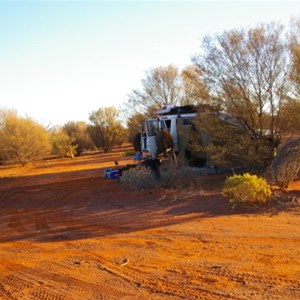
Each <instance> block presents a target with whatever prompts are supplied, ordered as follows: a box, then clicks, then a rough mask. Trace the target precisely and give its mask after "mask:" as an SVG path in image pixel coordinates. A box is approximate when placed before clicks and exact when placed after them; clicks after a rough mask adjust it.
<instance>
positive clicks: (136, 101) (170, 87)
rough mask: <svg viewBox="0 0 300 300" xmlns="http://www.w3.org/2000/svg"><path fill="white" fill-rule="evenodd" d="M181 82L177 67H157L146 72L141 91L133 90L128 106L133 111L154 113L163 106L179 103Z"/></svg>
mask: <svg viewBox="0 0 300 300" xmlns="http://www.w3.org/2000/svg"><path fill="white" fill-rule="evenodd" d="M180 90H181V80H180V75H179V71H178V69H177V67H175V66H173V65H169V66H167V67H157V68H154V69H151V70H149V71H147V72H146V77H145V78H144V79H143V80H142V90H133V91H132V93H131V94H130V96H129V105H130V107H131V108H132V109H133V110H134V111H139V112H143V113H147V112H149V111H151V112H155V111H157V110H159V109H161V107H163V106H168V105H178V104H179V103H180Z"/></svg>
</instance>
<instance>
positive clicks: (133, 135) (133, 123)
mask: <svg viewBox="0 0 300 300" xmlns="http://www.w3.org/2000/svg"><path fill="white" fill-rule="evenodd" d="M147 118H149V116H147V115H146V114H143V113H136V114H134V115H132V116H131V117H129V118H128V120H127V124H126V125H127V132H128V141H129V142H130V143H131V144H133V146H134V148H135V150H136V151H139V150H140V134H141V124H142V122H143V120H145V119H147Z"/></svg>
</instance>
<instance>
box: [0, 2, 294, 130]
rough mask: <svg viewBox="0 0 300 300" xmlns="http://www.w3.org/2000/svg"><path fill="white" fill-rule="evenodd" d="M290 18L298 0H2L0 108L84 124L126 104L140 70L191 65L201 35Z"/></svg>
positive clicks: (49, 121) (50, 120) (54, 122)
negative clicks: (96, 114)
mask: <svg viewBox="0 0 300 300" xmlns="http://www.w3.org/2000/svg"><path fill="white" fill-rule="evenodd" d="M292 16H296V17H299V16H300V2H298V1H294V2H289V1H277V2H274V1H266V2H262V1H253V2H246V1H235V2H229V1H219V2H217V1H193V2H188V1H166V2H160V1H148V2H145V1H139V2H138V1H130V2H126V1H119V2H117V1H91V2H89V1H76V2H72V1H66V2H63V1H35V2H33V1H32V2H31V1H1V0H0V108H14V109H16V110H17V111H18V112H19V114H20V115H28V116H30V117H32V118H33V119H35V120H36V121H39V122H41V123H42V124H44V125H49V124H51V125H62V124H64V123H65V122H67V121H71V120H74V121H77V120H83V121H87V120H88V117H89V112H91V111H92V110H96V109H98V108H99V107H103V106H110V105H114V106H117V107H118V106H119V105H120V104H121V103H123V102H124V101H126V99H127V95H128V94H129V93H130V91H131V90H132V89H135V88H138V87H139V86H140V81H141V79H142V78H143V77H144V74H145V71H146V70H148V69H150V68H153V67H157V66H160V65H163V66H166V65H168V64H170V63H173V64H175V65H177V66H178V67H179V68H183V67H184V66H186V65H188V64H190V63H191V60H190V58H191V56H192V55H193V54H195V53H196V52H198V51H199V49H200V41H201V38H202V37H203V36H204V35H205V34H208V33H215V32H219V33H221V32H223V31H224V30H230V29H233V28H240V27H248V26H254V25H255V24H258V23H260V22H270V21H280V22H282V23H283V24H288V22H289V20H290V17H292Z"/></svg>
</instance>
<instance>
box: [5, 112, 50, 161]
mask: <svg viewBox="0 0 300 300" xmlns="http://www.w3.org/2000/svg"><path fill="white" fill-rule="evenodd" d="M0 140H1V143H0V153H1V160H2V162H4V163H21V164H22V165H25V164H26V163H28V162H32V161H35V160H39V159H42V158H44V157H46V156H47V155H48V154H49V153H50V151H51V144H50V141H49V134H48V132H47V130H46V129H45V128H44V127H43V126H41V125H40V124H38V123H37V122H35V121H33V120H32V119H30V118H22V117H19V116H18V115H17V114H16V113H15V112H12V113H10V112H7V111H6V112H4V113H3V112H2V113H1V122H0Z"/></svg>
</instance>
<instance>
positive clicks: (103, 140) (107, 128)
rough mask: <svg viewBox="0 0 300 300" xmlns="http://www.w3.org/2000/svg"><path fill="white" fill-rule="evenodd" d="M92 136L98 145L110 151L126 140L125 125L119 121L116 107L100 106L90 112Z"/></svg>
mask: <svg viewBox="0 0 300 300" xmlns="http://www.w3.org/2000/svg"><path fill="white" fill-rule="evenodd" d="M89 120H90V122H91V125H90V126H89V127H88V130H89V133H90V136H91V138H92V140H93V142H94V144H95V146H96V147H98V148H102V149H103V150H104V152H108V151H109V150H110V149H112V148H113V147H115V146H116V145H120V143H122V142H124V141H125V140H126V135H125V133H124V127H123V126H122V124H121V122H120V121H119V111H118V110H117V109H116V108H115V107H104V108H99V109H98V110H96V111H92V112H91V113H90V117H89Z"/></svg>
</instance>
